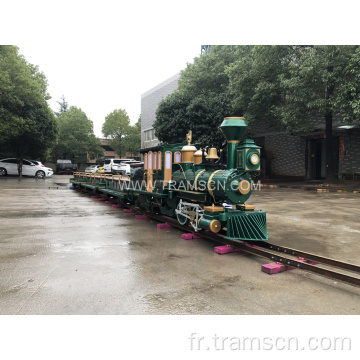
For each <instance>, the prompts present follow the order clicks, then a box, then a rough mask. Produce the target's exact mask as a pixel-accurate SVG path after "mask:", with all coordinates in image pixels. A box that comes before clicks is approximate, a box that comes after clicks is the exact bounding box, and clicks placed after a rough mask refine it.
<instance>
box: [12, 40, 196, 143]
mask: <svg viewBox="0 0 360 360" xmlns="http://www.w3.org/2000/svg"><path fill="white" fill-rule="evenodd" d="M17 45H18V46H19V47H20V53H21V54H23V55H24V56H25V58H26V59H27V61H28V62H30V63H32V64H36V65H38V66H39V68H40V70H41V71H43V72H44V73H45V76H46V78H47V80H48V91H49V93H50V95H51V97H52V99H51V100H50V101H49V105H50V107H51V108H52V109H53V110H55V111H56V110H58V108H59V104H58V101H60V100H61V97H62V95H64V96H65V99H66V101H67V102H68V103H69V105H74V106H76V107H79V108H81V109H82V110H83V111H84V112H85V113H86V114H87V116H88V118H89V119H91V120H92V121H93V123H94V133H95V134H96V135H97V136H101V135H102V133H101V127H102V124H103V123H104V121H105V117H106V116H107V115H108V114H110V113H111V112H112V111H114V110H115V109H124V110H126V112H127V114H128V115H129V117H130V123H131V124H134V123H135V122H136V121H137V120H138V118H139V116H140V114H141V94H143V93H145V92H146V91H148V90H150V89H151V88H153V87H154V86H156V85H158V84H159V83H161V82H162V81H164V80H166V79H168V78H169V77H171V76H173V75H175V74H176V73H178V72H179V71H180V70H183V69H184V68H185V67H186V65H187V63H191V62H193V59H194V57H196V56H199V54H200V51H201V44H190V45H186V44H180V45H176V44H174V45H173V46H172V45H170V44H149V45H141V46H140V44H121V43H116V42H115V43H114V44H112V45H111V46H107V45H106V44H96V45H95V44H83V45H79V44H75V45H67V46H66V51H61V52H59V51H58V44H50V45H48V46H46V47H45V46H43V45H42V44H26V43H20V44H17ZM69 54H71V55H70V56H69Z"/></svg>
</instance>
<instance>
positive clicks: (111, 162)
mask: <svg viewBox="0 0 360 360" xmlns="http://www.w3.org/2000/svg"><path fill="white" fill-rule="evenodd" d="M138 162H139V161H137V160H134V159H106V160H105V162H104V173H107V174H122V172H123V170H122V169H120V166H121V164H122V163H126V164H128V163H138Z"/></svg>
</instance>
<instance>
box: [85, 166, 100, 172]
mask: <svg viewBox="0 0 360 360" xmlns="http://www.w3.org/2000/svg"><path fill="white" fill-rule="evenodd" d="M99 167H100V166H99V165H90V166H88V167H87V168H86V169H85V172H87V173H92V174H94V173H96V172H97V171H98V169H99Z"/></svg>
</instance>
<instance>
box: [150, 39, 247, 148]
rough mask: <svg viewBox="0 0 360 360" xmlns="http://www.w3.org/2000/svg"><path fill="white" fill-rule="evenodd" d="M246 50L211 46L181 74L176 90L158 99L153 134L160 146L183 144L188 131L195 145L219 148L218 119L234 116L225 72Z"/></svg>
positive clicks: (243, 48) (235, 47)
mask: <svg viewBox="0 0 360 360" xmlns="http://www.w3.org/2000/svg"><path fill="white" fill-rule="evenodd" d="M246 49H247V47H240V46H227V45H226V46H212V47H211V53H206V54H203V55H201V56H199V57H197V58H195V59H194V63H193V64H188V65H187V67H186V69H184V70H183V71H182V72H181V75H180V79H179V87H178V90H176V91H175V92H174V93H173V94H171V95H169V96H168V97H167V98H166V99H164V100H162V101H161V102H160V104H159V107H158V109H157V112H156V121H155V123H154V128H155V133H156V135H157V137H158V139H159V140H160V141H161V142H163V143H175V142H184V140H185V135H186V133H187V132H188V130H192V132H193V139H194V141H195V142H198V143H201V144H202V145H220V144H221V143H222V142H223V140H224V139H223V136H222V135H221V132H220V131H219V129H218V126H219V124H220V123H221V121H222V119H223V118H224V117H226V116H234V115H235V114H234V113H233V108H232V103H231V99H230V96H229V78H228V75H227V74H226V72H225V69H226V68H227V66H228V65H229V64H231V63H232V62H233V61H235V60H236V59H237V58H238V57H239V56H240V54H241V52H243V51H245V50H246Z"/></svg>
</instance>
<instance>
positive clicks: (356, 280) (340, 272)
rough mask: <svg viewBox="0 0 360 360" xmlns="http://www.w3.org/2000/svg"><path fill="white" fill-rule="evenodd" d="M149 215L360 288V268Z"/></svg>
mask: <svg viewBox="0 0 360 360" xmlns="http://www.w3.org/2000/svg"><path fill="white" fill-rule="evenodd" d="M139 213H140V212H139ZM141 213H144V212H141ZM145 214H146V215H147V216H149V217H151V218H153V219H155V220H158V221H160V222H167V223H169V224H170V225H172V226H173V227H176V228H179V229H181V230H183V231H186V232H191V233H193V234H198V235H201V236H202V237H203V238H205V239H208V240H211V241H214V242H216V243H219V244H223V245H230V246H232V247H234V248H236V249H239V250H242V251H245V252H247V253H249V254H253V255H256V256H260V257H263V258H267V259H270V260H272V261H274V262H279V263H282V264H284V265H286V266H289V267H292V268H296V269H300V270H305V271H308V272H310V273H312V274H316V275H320V276H323V277H326V278H329V279H331V280H337V281H341V282H344V283H346V284H349V285H353V286H358V287H360V266H358V265H354V264H350V263H346V262H343V261H339V260H335V259H330V258H326V257H323V256H320V255H315V254H311V253H307V252H304V251H300V250H296V249H291V248H288V247H285V246H280V245H275V244H271V243H269V242H251V244H250V243H247V242H243V241H235V240H228V239H225V238H223V237H222V236H219V235H216V234H213V233H211V232H208V231H201V232H197V233H196V232H195V231H193V229H192V228H190V227H189V226H182V225H180V224H179V223H178V222H177V221H176V220H175V219H172V218H170V217H164V216H161V215H156V214H152V213H148V212H146V213H145ZM299 258H301V260H299ZM313 263H316V264H313ZM349 273H350V274H349ZM354 275H357V276H354Z"/></svg>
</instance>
